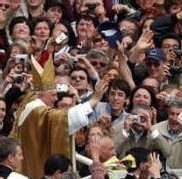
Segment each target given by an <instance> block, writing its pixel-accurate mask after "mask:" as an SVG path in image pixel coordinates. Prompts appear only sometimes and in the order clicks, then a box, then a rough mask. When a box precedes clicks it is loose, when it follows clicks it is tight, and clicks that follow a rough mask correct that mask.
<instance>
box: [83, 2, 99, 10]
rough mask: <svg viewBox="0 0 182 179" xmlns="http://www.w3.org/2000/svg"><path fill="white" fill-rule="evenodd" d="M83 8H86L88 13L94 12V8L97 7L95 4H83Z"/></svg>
mask: <svg viewBox="0 0 182 179" xmlns="http://www.w3.org/2000/svg"><path fill="white" fill-rule="evenodd" d="M85 7H87V8H88V10H89V11H92V12H93V11H94V10H95V8H96V7H97V3H94V2H87V3H86V4H85Z"/></svg>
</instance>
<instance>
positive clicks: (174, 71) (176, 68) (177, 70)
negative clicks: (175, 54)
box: [169, 65, 182, 75]
mask: <svg viewBox="0 0 182 179" xmlns="http://www.w3.org/2000/svg"><path fill="white" fill-rule="evenodd" d="M169 73H170V74H171V75H175V74H181V73H182V69H181V67H180V66H178V65H170V66H169Z"/></svg>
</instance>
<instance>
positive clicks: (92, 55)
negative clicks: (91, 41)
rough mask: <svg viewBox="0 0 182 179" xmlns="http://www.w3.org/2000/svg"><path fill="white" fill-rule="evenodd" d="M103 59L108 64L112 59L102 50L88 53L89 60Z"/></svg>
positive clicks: (93, 50) (92, 50)
mask: <svg viewBox="0 0 182 179" xmlns="http://www.w3.org/2000/svg"><path fill="white" fill-rule="evenodd" d="M100 57H103V58H104V59H105V61H106V62H107V63H109V61H110V59H109V57H108V56H107V54H106V53H105V52H103V51H102V50H98V49H91V50H89V51H88V53H87V58H88V59H89V58H100Z"/></svg>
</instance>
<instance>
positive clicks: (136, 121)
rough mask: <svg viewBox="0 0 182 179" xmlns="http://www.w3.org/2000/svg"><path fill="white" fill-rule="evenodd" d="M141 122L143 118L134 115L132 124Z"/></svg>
mask: <svg viewBox="0 0 182 179" xmlns="http://www.w3.org/2000/svg"><path fill="white" fill-rule="evenodd" d="M140 121H141V116H139V115H132V123H139V122H140Z"/></svg>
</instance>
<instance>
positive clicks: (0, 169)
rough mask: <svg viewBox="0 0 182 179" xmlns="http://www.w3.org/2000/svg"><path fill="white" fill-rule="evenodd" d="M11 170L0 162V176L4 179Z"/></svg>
mask: <svg viewBox="0 0 182 179" xmlns="http://www.w3.org/2000/svg"><path fill="white" fill-rule="evenodd" d="M11 172H13V171H12V169H11V168H9V167H7V166H5V165H1V164H0V177H3V178H4V179H6V178H7V177H8V176H9V175H10V173H11Z"/></svg>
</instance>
